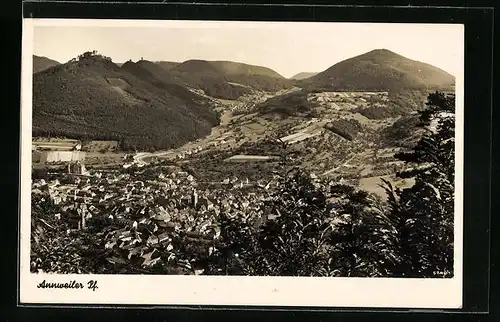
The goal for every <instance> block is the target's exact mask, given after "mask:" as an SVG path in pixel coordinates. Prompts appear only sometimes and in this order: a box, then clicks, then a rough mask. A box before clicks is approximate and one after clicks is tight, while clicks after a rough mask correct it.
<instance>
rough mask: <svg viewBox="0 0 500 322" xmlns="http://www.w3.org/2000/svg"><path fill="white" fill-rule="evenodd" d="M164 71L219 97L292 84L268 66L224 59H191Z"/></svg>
mask: <svg viewBox="0 0 500 322" xmlns="http://www.w3.org/2000/svg"><path fill="white" fill-rule="evenodd" d="M168 72H169V73H170V74H171V75H172V76H173V77H175V78H176V79H178V80H179V81H180V82H182V83H184V84H185V85H187V86H190V87H194V88H198V89H201V90H203V91H204V92H205V93H206V94H207V95H209V96H213V97H216V98H223V99H237V98H238V97H240V96H241V95H244V94H248V93H251V92H252V90H261V91H278V90H280V89H285V88H290V87H291V86H292V82H290V81H289V80H287V79H285V78H284V77H283V76H281V75H280V74H278V73H277V72H275V71H273V70H272V69H270V68H267V67H262V66H255V65H249V64H244V63H236V62H228V61H207V60H199V59H191V60H187V61H185V62H183V63H181V64H179V65H177V66H175V67H173V68H171V69H170V70H168Z"/></svg>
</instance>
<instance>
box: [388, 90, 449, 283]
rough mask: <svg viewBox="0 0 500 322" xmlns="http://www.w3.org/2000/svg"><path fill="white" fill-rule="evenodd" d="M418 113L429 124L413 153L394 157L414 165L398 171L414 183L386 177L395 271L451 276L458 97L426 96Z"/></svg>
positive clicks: (418, 275) (404, 274) (420, 275)
mask: <svg viewBox="0 0 500 322" xmlns="http://www.w3.org/2000/svg"><path fill="white" fill-rule="evenodd" d="M426 105H427V108H426V109H425V110H424V111H422V112H420V120H421V124H420V126H422V127H425V128H426V129H427V133H426V134H424V135H423V137H422V138H421V139H420V141H419V142H418V143H417V145H416V146H415V147H414V148H413V150H412V151H411V152H406V153H399V154H396V155H395V157H396V158H397V159H399V160H401V161H404V162H405V164H406V165H407V166H410V167H411V168H410V169H408V170H406V171H404V172H401V173H399V174H398V176H399V177H401V178H412V179H413V180H414V181H415V184H414V185H413V186H412V187H410V188H406V189H402V190H400V189H396V190H394V189H393V187H392V186H391V185H390V183H389V182H387V181H385V185H386V190H387V191H388V193H389V203H390V206H391V209H392V213H391V214H390V216H391V218H392V220H393V222H394V225H395V227H396V229H397V231H398V238H399V249H398V253H399V255H400V256H401V258H402V261H401V262H400V264H399V265H397V266H396V267H395V268H394V274H395V275H397V276H407V277H451V276H452V275H453V227H454V226H453V220H454V186H455V148H454V146H455V97H454V95H445V94H443V93H438V92H436V93H433V94H430V95H429V96H428V101H427V103H426Z"/></svg>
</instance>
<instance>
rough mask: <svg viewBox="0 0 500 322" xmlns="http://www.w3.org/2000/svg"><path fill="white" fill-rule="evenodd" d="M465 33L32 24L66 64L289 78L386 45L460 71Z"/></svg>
mask: <svg viewBox="0 0 500 322" xmlns="http://www.w3.org/2000/svg"><path fill="white" fill-rule="evenodd" d="M463 37H464V29H463V26H462V25H458V24H457V25H452V24H368V23H311V22H291V23H290V22H272V23H269V22H202V21H131V20H74V21H70V20H49V19H43V20H38V23H37V26H36V27H35V28H34V47H33V53H34V54H35V55H39V56H46V57H48V58H51V59H54V60H57V61H59V62H61V63H64V62H67V61H68V60H70V59H71V58H73V57H76V56H77V55H78V54H81V53H83V52H85V51H88V50H94V49H95V50H97V51H98V52H99V53H101V54H103V55H105V56H109V57H111V58H112V59H113V61H114V62H125V61H127V60H129V59H132V60H133V61H137V60H139V59H141V57H144V59H146V60H150V61H158V60H166V61H177V62H182V61H185V60H188V59H205V60H231V61H236V62H243V63H248V64H253V65H261V66H265V67H269V68H271V69H273V70H275V71H276V72H278V73H280V74H281V75H283V76H285V77H291V76H293V75H295V74H296V73H299V72H320V71H323V70H325V69H327V68H328V67H330V66H331V65H333V64H335V63H337V62H339V61H341V60H344V59H347V58H350V57H353V56H356V55H359V54H363V53H365V52H368V51H370V50H373V49H381V48H385V49H389V50H391V51H393V52H395V53H398V54H400V55H403V56H405V57H407V58H410V59H415V60H419V61H422V62H426V63H429V64H432V65H434V66H436V67H439V68H441V69H443V70H445V71H447V72H449V73H450V74H453V75H455V76H457V75H458V74H460V73H463V68H464V67H463V56H464V53H463V50H464V49H463V48H464V47H463V46H464V45H463Z"/></svg>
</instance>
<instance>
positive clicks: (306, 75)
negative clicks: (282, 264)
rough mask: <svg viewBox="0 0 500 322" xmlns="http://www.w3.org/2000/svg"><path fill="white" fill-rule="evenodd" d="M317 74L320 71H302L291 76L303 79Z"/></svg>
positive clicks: (295, 78)
mask: <svg viewBox="0 0 500 322" xmlns="http://www.w3.org/2000/svg"><path fill="white" fill-rule="evenodd" d="M317 74H318V73H316V72H301V73H298V74H295V75H293V76H292V77H290V79H294V80H302V79H306V78H309V77H313V76H314V75H317Z"/></svg>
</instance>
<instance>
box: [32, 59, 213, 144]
mask: <svg viewBox="0 0 500 322" xmlns="http://www.w3.org/2000/svg"><path fill="white" fill-rule="evenodd" d="M129 67H134V66H129ZM135 67H136V68H135V70H132V69H133V68H130V70H129V71H128V70H127V69H128V68H126V67H125V64H124V66H123V67H122V68H120V67H118V66H117V65H116V64H114V63H113V62H111V60H110V59H109V58H106V57H102V56H100V55H92V56H89V57H86V58H80V59H79V60H73V61H71V62H69V63H66V64H63V65H59V66H55V67H53V68H50V69H47V70H45V71H42V72H40V73H37V74H35V75H34V79H33V135H34V136H41V135H43V136H47V135H48V136H66V137H70V138H93V139H113V140H119V141H120V142H121V143H122V146H123V147H124V148H129V149H130V148H137V149H148V148H155V149H164V148H170V147H174V146H178V145H180V144H182V143H185V142H187V141H190V140H194V139H197V138H199V137H201V136H204V135H206V134H208V133H210V130H211V128H212V127H213V126H214V125H216V124H217V123H218V117H217V115H216V113H215V112H214V111H213V110H211V109H210V108H209V107H208V105H207V104H206V101H205V99H203V98H202V97H200V96H197V95H195V94H193V93H191V92H189V91H188V90H187V89H185V88H181V87H180V86H178V85H175V84H173V83H169V82H167V81H166V80H165V79H162V77H161V75H154V74H153V73H151V72H149V74H148V73H147V69H146V68H144V67H143V66H141V65H139V66H135ZM134 71H135V72H134ZM140 71H143V72H144V73H143V74H142V75H138V74H137V73H138V72H140Z"/></svg>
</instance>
